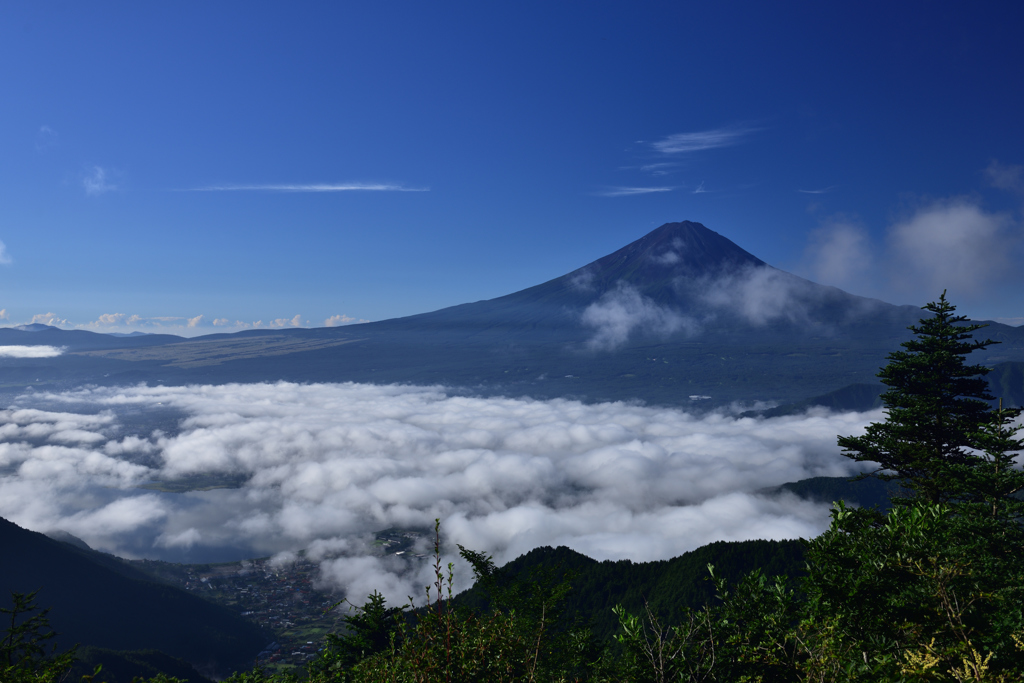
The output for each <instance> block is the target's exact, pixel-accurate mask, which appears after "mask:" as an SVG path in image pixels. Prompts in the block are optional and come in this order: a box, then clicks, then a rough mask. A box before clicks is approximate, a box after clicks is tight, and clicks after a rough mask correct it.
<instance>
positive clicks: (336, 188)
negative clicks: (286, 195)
mask: <svg viewBox="0 0 1024 683" xmlns="http://www.w3.org/2000/svg"><path fill="white" fill-rule="evenodd" d="M182 191H183V192H430V188H429V187H406V186H405V185H396V184H394V183H307V184H301V183H289V184H279V185H274V184H269V185H206V186H204V187H190V188H187V189H185V190H182Z"/></svg>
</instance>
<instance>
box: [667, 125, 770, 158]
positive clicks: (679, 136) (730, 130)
mask: <svg viewBox="0 0 1024 683" xmlns="http://www.w3.org/2000/svg"><path fill="white" fill-rule="evenodd" d="M757 130H758V129H757V128H747V127H743V126H731V127H726V128H714V129H711V130H703V131H697V132H694V133H675V134H674V135H669V136H668V137H666V138H664V139H662V140H658V141H656V142H652V143H651V147H653V148H654V150H655V151H657V152H661V153H662V154H689V153H692V152H699V151H701V150H705V149H716V148H718V147H731V146H732V145H735V144H738V143H739V142H740V141H741V140H742V139H743V138H744V137H746V136H747V135H749V134H750V133H753V132H755V131H757Z"/></svg>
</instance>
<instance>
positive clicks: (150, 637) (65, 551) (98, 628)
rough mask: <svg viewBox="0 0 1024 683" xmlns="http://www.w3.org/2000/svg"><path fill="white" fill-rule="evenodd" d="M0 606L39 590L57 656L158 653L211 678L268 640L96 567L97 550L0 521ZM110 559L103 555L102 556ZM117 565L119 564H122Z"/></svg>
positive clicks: (206, 607)
mask: <svg viewBox="0 0 1024 683" xmlns="http://www.w3.org/2000/svg"><path fill="white" fill-rule="evenodd" d="M0 548H2V549H3V552H2V553H0V591H2V593H0V604H2V605H3V606H4V607H9V606H10V593H11V592H12V591H13V592H18V593H29V592H32V591H35V590H39V594H38V596H37V598H36V600H37V604H39V605H41V606H47V607H51V608H52V611H51V612H50V622H51V625H52V627H53V628H54V630H56V631H57V632H58V633H59V634H60V635H59V636H58V638H57V644H58V646H59V648H60V649H61V650H64V649H67V648H69V647H70V646H71V645H74V644H75V643H80V644H82V645H91V646H95V647H99V648H107V649H111V650H148V649H155V650H160V651H161V652H164V653H166V654H168V655H171V656H173V657H178V658H181V659H183V660H185V661H187V662H189V663H190V664H192V665H193V666H195V667H196V668H197V669H199V670H200V671H203V672H204V673H205V672H209V673H210V674H214V675H217V676H221V675H226V674H229V673H231V672H232V671H235V670H238V669H244V668H248V667H249V666H250V665H251V664H252V662H253V660H254V658H255V656H256V654H257V653H258V652H259V651H260V650H261V649H262V648H263V646H264V645H266V644H267V642H269V640H270V638H269V637H268V636H267V635H265V634H264V633H263V632H262V631H261V630H260V629H259V628H258V627H256V626H255V625H253V624H251V623H249V622H247V621H245V620H244V619H242V618H241V617H240V616H239V615H237V614H235V613H234V612H232V611H231V610H229V609H227V608H224V607H221V606H218V605H214V604H212V603H209V602H207V601H205V600H203V599H201V598H198V597H196V596H194V595H191V594H190V593H187V592H185V591H183V590H180V589H178V588H174V587H172V586H168V585H164V584H159V583H153V582H151V581H146V580H142V576H143V575H142V574H141V572H138V571H137V570H135V569H133V568H131V567H128V566H125V567H123V568H118V567H115V566H113V565H112V563H114V562H119V561H117V560H116V558H111V559H110V560H109V561H105V562H97V561H96V558H95V557H93V555H96V553H95V551H91V550H85V549H82V548H78V547H75V546H72V545H69V544H67V543H62V542H59V541H55V540H53V539H51V538H48V537H46V536H44V535H43V534H39V533H35V532H33V531H28V530H26V529H22V528H21V527H19V526H17V525H16V524H13V523H11V522H9V521H7V520H4V519H0ZM108 557H109V556H108ZM122 564H123V563H122Z"/></svg>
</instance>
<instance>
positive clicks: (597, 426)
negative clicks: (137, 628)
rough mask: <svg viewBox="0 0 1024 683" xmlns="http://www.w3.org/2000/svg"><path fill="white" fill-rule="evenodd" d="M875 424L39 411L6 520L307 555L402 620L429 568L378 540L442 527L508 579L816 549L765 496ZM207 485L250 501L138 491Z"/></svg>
mask: <svg viewBox="0 0 1024 683" xmlns="http://www.w3.org/2000/svg"><path fill="white" fill-rule="evenodd" d="M880 417H881V414H880V412H875V413H849V414H828V413H824V412H822V413H811V414H807V415H801V416H793V417H781V418H774V419H763V420H755V419H749V418H744V419H740V418H736V417H734V416H732V415H729V414H725V413H712V414H705V415H700V416H697V415H693V414H689V413H686V412H684V411H681V410H676V409H668V408H652V407H644V406H639V405H631V404H625V403H602V404H596V405H586V404H583V403H579V402H576V401H568V400H551V401H534V400H529V399H507V398H467V397H461V396H449V395H447V394H446V393H445V392H444V390H443V388H440V387H426V388H424V387H410V386H374V385H360V384H312V385H298V384H287V383H278V384H241V385H238V384H236V385H227V386H189V387H145V386H137V387H127V388H124V387H122V388H94V389H88V390H81V391H75V392H69V393H64V394H47V395H42V394H26V395H25V396H22V397H20V398H19V399H18V400H17V401H16V402H15V404H14V405H12V406H11V407H10V408H8V409H7V410H3V411H0V516H3V517H5V518H7V519H9V520H11V521H13V522H15V523H17V524H20V525H21V526H24V527H27V528H29V529H33V530H36V531H43V532H46V531H50V530H55V529H62V530H65V531H68V532H70V533H72V534H74V535H76V536H78V537H80V538H82V539H83V540H85V541H86V542H87V543H89V544H90V545H91V546H93V547H94V548H97V549H102V550H106V551H108V552H112V553H115V554H119V555H122V556H126V557H150V558H159V559H167V560H172V561H185V562H195V561H215V560H221V561H223V560H230V559H240V558H242V557H246V556H248V557H253V556H267V555H271V554H278V553H280V554H281V555H280V558H281V559H282V560H284V559H286V558H288V557H289V556H290V555H289V554H290V553H291V552H295V551H299V550H303V549H305V550H307V551H308V553H309V554H310V555H311V556H312V557H313V558H314V559H316V560H318V561H320V562H321V567H322V573H323V578H324V581H325V582H326V583H328V584H332V585H335V586H337V587H340V588H344V589H346V590H347V591H348V593H349V596H350V598H352V599H353V600H358V599H360V598H361V597H362V596H364V595H366V594H367V593H368V592H370V591H371V590H373V589H375V588H376V589H379V590H381V592H383V593H384V594H385V595H386V596H387V597H388V598H389V600H402V599H404V598H405V597H406V596H408V595H413V596H418V595H421V594H422V592H423V590H422V587H423V586H424V585H426V583H427V578H428V572H429V569H428V567H427V566H426V563H425V562H424V561H423V560H416V559H415V558H407V557H395V556H389V557H380V556H379V555H377V554H374V552H373V551H372V550H371V543H372V540H373V533H374V532H376V531H380V530H383V529H385V528H388V527H406V528H421V529H430V528H432V527H433V521H434V519H435V518H440V519H441V521H442V533H443V538H444V542H445V547H446V550H449V551H450V549H452V548H454V547H455V544H456V543H459V544H462V545H464V546H466V547H469V548H472V549H474V550H479V551H484V552H487V553H490V554H493V555H494V558H495V560H496V561H497V562H498V563H499V564H501V563H503V562H506V561H508V560H511V559H513V558H515V557H517V556H519V555H520V554H522V553H524V552H527V551H528V550H530V549H532V548H535V547H538V546H542V545H552V546H557V545H565V546H568V547H570V548H573V549H575V550H577V551H579V552H581V553H584V554H586V555H589V556H590V557H593V558H596V559H620V558H629V559H632V560H637V561H645V560H655V559H667V558H671V557H674V556H677V555H679V554H681V553H683V552H685V551H688V550H692V549H694V548H697V547H699V546H701V545H704V544H706V543H710V542H712V541H716V540H744V539H752V538H775V539H779V538H796V537H810V536H814V535H816V534H818V533H819V532H820V531H822V530H823V529H824V528H825V527H826V526H827V521H828V506H826V505H820V504H816V503H811V502H807V501H802V500H799V499H796V498H794V497H792V496H785V497H767V496H763V495H758V494H756V493H754V492H756V491H758V490H760V489H763V488H765V487H769V486H775V485H778V484H782V483H785V482H789V481H795V480H798V479H803V478H807V477H813V476H843V475H849V474H852V473H853V472H854V471H855V469H854V467H855V466H854V463H852V462H851V461H850V460H848V459H846V458H844V457H842V456H841V455H840V454H839V449H838V447H837V446H836V435H837V434H844V435H845V434H857V433H861V432H862V430H863V428H864V427H865V426H866V425H867V423H868V422H871V421H873V420H878V419H880ZM197 476H198V477H201V478H200V479H191V481H214V482H216V481H225V480H227V481H231V480H233V481H236V482H244V483H242V485H241V487H240V488H234V489H224V488H221V489H214V490H209V491H193V492H188V493H162V492H157V491H151V490H146V489H141V488H139V487H140V486H141V485H145V484H146V483H148V482H152V481H154V480H160V481H173V480H181V479H186V478H190V477H192V478H194V477H197ZM424 546H425V543H424ZM422 551H423V552H429V550H428V549H427V548H426V547H424V548H423V549H422ZM459 578H460V579H461V581H462V585H463V586H464V585H465V583H466V581H467V580H468V579H469V576H468V572H465V571H463V572H461V575H460V577H459Z"/></svg>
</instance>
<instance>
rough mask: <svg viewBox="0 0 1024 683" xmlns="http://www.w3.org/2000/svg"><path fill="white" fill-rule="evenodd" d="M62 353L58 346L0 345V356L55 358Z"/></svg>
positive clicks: (62, 350)
mask: <svg viewBox="0 0 1024 683" xmlns="http://www.w3.org/2000/svg"><path fill="white" fill-rule="evenodd" d="M62 353H64V349H63V347H60V346H0V358H56V357H57V356H59V355H61V354H62Z"/></svg>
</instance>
